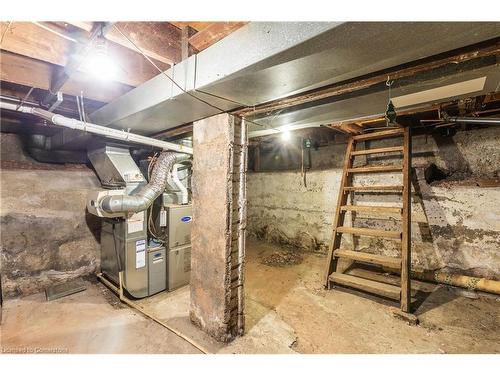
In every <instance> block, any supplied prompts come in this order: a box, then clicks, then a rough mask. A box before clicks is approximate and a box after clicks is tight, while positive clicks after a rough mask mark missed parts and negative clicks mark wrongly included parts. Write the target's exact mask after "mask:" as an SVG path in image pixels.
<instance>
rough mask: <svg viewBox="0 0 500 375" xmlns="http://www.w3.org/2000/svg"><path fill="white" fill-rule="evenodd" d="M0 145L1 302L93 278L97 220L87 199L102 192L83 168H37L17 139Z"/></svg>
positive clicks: (8, 137)
mask: <svg viewBox="0 0 500 375" xmlns="http://www.w3.org/2000/svg"><path fill="white" fill-rule="evenodd" d="M0 140H1V161H2V169H1V170H0V179H1V185H0V186H1V208H0V225H1V230H0V236H1V249H0V251H1V257H0V259H1V277H2V292H3V295H4V297H5V298H8V297H14V296H18V295H27V294H31V293H36V292H39V291H41V290H43V289H44V288H45V287H47V286H50V285H52V284H54V283H57V282H61V281H65V280H70V279H74V278H76V277H80V276H84V275H88V274H92V273H95V271H96V269H98V267H99V259H100V256H99V249H100V245H99V237H100V224H99V219H97V218H95V217H93V216H92V215H90V214H88V213H87V212H86V208H85V204H86V196H87V193H88V192H89V191H90V190H94V189H98V188H99V187H100V184H99V181H98V179H97V177H96V176H95V173H94V172H93V171H92V170H91V169H89V168H87V167H86V166H84V165H66V166H62V165H55V164H45V163H38V162H36V161H34V160H33V159H31V158H30V157H29V156H27V155H26V154H25V153H24V151H23V149H22V143H21V141H20V138H19V137H18V136H17V135H15V134H5V133H2V134H1V135H0Z"/></svg>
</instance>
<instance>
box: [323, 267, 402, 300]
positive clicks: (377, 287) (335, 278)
mask: <svg viewBox="0 0 500 375" xmlns="http://www.w3.org/2000/svg"><path fill="white" fill-rule="evenodd" d="M329 280H330V281H332V282H333V283H336V284H339V285H343V286H348V287H351V288H355V289H360V290H363V291H365V292H369V293H373V294H377V295H380V296H384V297H387V298H390V299H394V300H397V301H399V298H400V294H401V289H400V288H399V287H397V286H394V285H390V284H384V283H379V282H377V281H373V280H367V279H362V278H360V277H356V276H351V275H346V274H341V273H336V272H334V273H332V274H331V275H330V277H329Z"/></svg>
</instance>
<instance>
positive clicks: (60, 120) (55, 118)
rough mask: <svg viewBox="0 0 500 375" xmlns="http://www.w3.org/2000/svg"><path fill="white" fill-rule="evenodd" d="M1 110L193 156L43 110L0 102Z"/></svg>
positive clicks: (155, 141) (177, 147)
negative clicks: (27, 114)
mask: <svg viewBox="0 0 500 375" xmlns="http://www.w3.org/2000/svg"><path fill="white" fill-rule="evenodd" d="M0 109H6V110H10V111H17V112H22V113H29V114H32V115H35V116H38V117H41V118H43V119H45V120H47V121H50V122H52V123H53V124H54V125H58V126H62V127H65V128H70V129H76V130H81V131H84V132H87V133H92V134H97V135H101V136H104V137H107V138H112V139H117V140H120V141H125V142H132V143H138V144H141V145H145V146H153V147H158V148H161V149H163V150H172V151H177V152H183V153H185V154H190V155H192V154H193V149H192V148H190V147H186V146H183V145H180V144H176V143H171V142H165V141H161V140H159V139H154V138H150V137H145V136H143V135H139V134H134V133H129V132H126V131H123V130H118V129H112V128H108V127H106V126H101V125H96V124H92V123H90V122H85V121H79V120H76V119H73V118H69V117H65V116H62V115H58V114H54V113H51V112H49V111H46V110H44V109H41V108H36V107H31V106H26V105H19V104H13V103H7V102H4V101H0Z"/></svg>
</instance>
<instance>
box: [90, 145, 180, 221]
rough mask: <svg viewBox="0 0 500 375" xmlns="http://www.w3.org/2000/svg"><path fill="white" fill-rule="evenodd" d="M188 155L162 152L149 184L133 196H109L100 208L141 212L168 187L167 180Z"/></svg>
mask: <svg viewBox="0 0 500 375" xmlns="http://www.w3.org/2000/svg"><path fill="white" fill-rule="evenodd" d="M188 158H189V156H188V155H186V154H178V153H173V152H162V153H161V154H160V156H159V157H158V160H157V161H156V164H155V166H154V168H153V171H152V172H151V178H150V179H149V183H148V184H147V185H145V186H143V187H142V188H141V189H140V190H139V191H138V192H137V193H134V194H133V195H126V194H122V195H107V196H105V197H104V198H103V199H102V200H101V201H100V202H98V204H99V206H100V208H101V209H102V210H103V211H105V212H107V213H123V212H127V213H128V212H140V211H144V210H146V209H148V208H149V206H151V204H153V202H154V200H155V199H156V198H158V197H159V196H160V194H161V193H163V191H165V187H166V186H167V178H168V175H169V174H170V171H171V170H172V167H173V166H174V164H175V163H177V162H181V161H184V160H187V159H188Z"/></svg>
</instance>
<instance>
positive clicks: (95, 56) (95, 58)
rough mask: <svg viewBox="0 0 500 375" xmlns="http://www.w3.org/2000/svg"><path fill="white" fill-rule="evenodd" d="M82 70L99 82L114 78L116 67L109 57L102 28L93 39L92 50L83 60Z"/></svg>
mask: <svg viewBox="0 0 500 375" xmlns="http://www.w3.org/2000/svg"><path fill="white" fill-rule="evenodd" d="M83 70H84V71H85V72H86V73H88V74H89V75H91V76H92V77H94V78H96V79H99V80H106V81H107V80H113V79H114V78H116V73H117V67H116V64H115V63H114V62H113V60H112V59H111V57H110V56H109V52H108V45H107V43H106V39H105V38H104V35H103V32H102V26H101V34H100V35H99V36H98V37H97V38H96V39H95V41H94V45H93V46H92V50H91V51H90V52H89V54H88V56H87V57H86V59H85V62H84V64H83Z"/></svg>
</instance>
